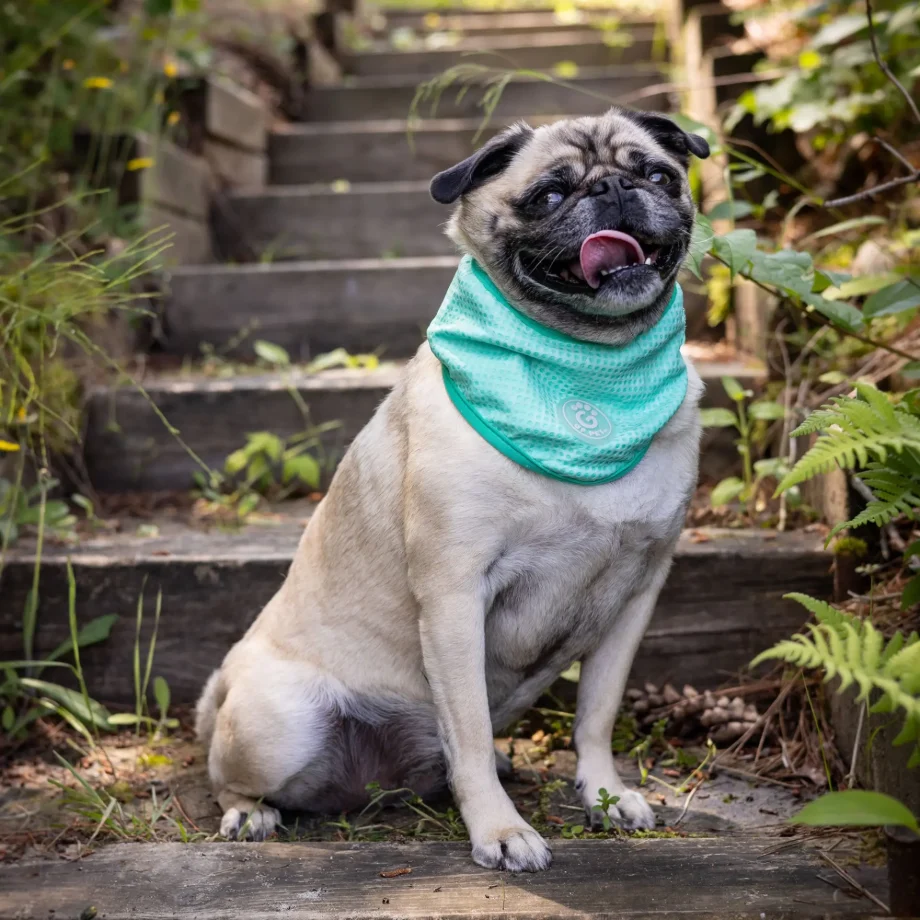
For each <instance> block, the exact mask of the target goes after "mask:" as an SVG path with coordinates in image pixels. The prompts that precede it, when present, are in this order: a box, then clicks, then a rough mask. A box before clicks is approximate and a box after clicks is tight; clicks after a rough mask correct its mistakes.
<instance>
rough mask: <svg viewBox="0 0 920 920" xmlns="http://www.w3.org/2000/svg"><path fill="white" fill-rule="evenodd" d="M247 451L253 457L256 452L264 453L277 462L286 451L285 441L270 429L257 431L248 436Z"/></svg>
mask: <svg viewBox="0 0 920 920" xmlns="http://www.w3.org/2000/svg"><path fill="white" fill-rule="evenodd" d="M246 440H247V442H248V443H247V452H248V453H249V455H250V457H252V455H253V453H254V452H259V453H263V454H265V455H266V456H268V457H270V458H271V459H272V460H273V461H275V462H276V463H277V462H278V461H279V460H280V459H281V454H282V453H283V452H284V442H283V441H282V440H281V438H279V437H278V435H276V434H272V433H271V432H270V431H256V432H255V433H253V434H249V435H247V436H246Z"/></svg>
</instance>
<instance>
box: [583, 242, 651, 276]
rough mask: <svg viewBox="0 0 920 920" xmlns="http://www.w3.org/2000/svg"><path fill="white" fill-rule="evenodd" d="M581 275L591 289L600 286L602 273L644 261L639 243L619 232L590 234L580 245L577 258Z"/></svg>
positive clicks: (643, 254)
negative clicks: (579, 252)
mask: <svg viewBox="0 0 920 920" xmlns="http://www.w3.org/2000/svg"><path fill="white" fill-rule="evenodd" d="M579 261H580V263H581V264H580V268H581V274H582V275H583V276H584V279H585V281H587V282H588V284H590V285H591V287H593V288H599V287H600V286H601V280H602V278H603V276H602V272H609V271H613V270H614V269H616V268H622V267H623V266H624V265H635V264H636V263H637V262H644V261H645V253H644V252H643V251H642V247H641V246H640V245H639V242H638V241H637V240H635V239H633V238H632V237H631V236H630V235H629V234H628V233H621V232H620V231H619V230H601V231H600V232H599V233H592V234H591V236H589V237H588V238H587V239H586V240H585V241H584V242H583V243H582V244H581V254H580V256H579Z"/></svg>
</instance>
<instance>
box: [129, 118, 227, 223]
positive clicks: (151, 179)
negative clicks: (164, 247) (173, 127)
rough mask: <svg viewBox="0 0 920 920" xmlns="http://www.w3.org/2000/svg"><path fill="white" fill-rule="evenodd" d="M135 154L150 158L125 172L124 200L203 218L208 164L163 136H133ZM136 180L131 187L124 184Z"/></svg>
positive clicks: (208, 190)
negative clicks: (142, 166) (146, 164)
mask: <svg viewBox="0 0 920 920" xmlns="http://www.w3.org/2000/svg"><path fill="white" fill-rule="evenodd" d="M134 156H135V157H139V158H145V159H150V160H152V161H153V163H152V165H151V166H149V167H148V168H146V169H139V170H136V171H129V172H126V173H125V177H124V184H125V187H126V188H125V194H126V197H127V199H128V200H132V201H140V202H141V203H142V204H145V205H146V204H152V205H157V206H159V207H164V208H168V209H169V210H171V211H176V212H178V213H180V214H185V215H187V216H190V217H195V218H198V219H199V220H206V219H207V216H208V208H209V205H210V193H211V174H210V171H209V169H208V164H207V163H206V162H205V161H204V160H203V159H201V157H196V156H194V155H193V154H191V153H188V152H187V151H185V150H181V149H180V148H178V147H176V146H175V144H171V143H170V142H169V141H167V140H163V139H162V138H160V139H154V138H151V137H149V136H147V135H145V134H139V135H138V136H137V138H136V147H135V153H134ZM132 183H136V186H135V188H134V189H133V190H131V189H129V188H128V186H129V185H131V184H132Z"/></svg>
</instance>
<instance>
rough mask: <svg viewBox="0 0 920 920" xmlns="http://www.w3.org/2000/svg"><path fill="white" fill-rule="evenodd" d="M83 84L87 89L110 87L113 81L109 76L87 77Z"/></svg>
mask: <svg viewBox="0 0 920 920" xmlns="http://www.w3.org/2000/svg"><path fill="white" fill-rule="evenodd" d="M83 85H84V86H85V87H86V88H87V89H109V88H110V87H111V86H112V81H111V80H110V79H109V78H108V77H87V78H86V79H85V80H84V81H83Z"/></svg>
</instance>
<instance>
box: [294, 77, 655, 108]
mask: <svg viewBox="0 0 920 920" xmlns="http://www.w3.org/2000/svg"><path fill="white" fill-rule="evenodd" d="M420 79H421V78H416V77H413V76H409V77H406V76H398V77H388V78H387V77H376V78H374V79H367V80H363V79H354V80H351V81H349V82H347V83H345V84H343V85H342V86H327V87H322V88H318V89H314V90H311V91H310V92H309V93H308V94H307V98H306V100H305V104H304V121H360V120H361V119H365V118H367V119H375V118H376V119H384V118H406V117H408V115H409V109H410V106H411V104H412V100H413V99H414V98H415V93H416V90H417V89H418V84H419V82H420ZM666 82H667V77H666V75H665V74H663V73H662V72H661V70H660V69H659V68H658V67H657V66H655V65H642V64H630V65H625V66H620V67H606V68H604V69H603V70H593V69H592V70H587V69H586V70H583V71H582V72H581V73H580V74H579V76H577V77H575V78H574V79H572V80H569V81H567V83H568V84H569V85H568V86H562V85H560V84H558V83H548V82H545V81H543V80H534V79H529V78H525V77H521V78H516V79H514V80H512V81H511V82H510V83H508V85H507V86H506V87H505V88H504V91H503V92H502V96H501V99H500V100H499V102H498V105H497V106H496V108H495V111H494V112H493V116H494V117H495V118H498V119H508V118H520V117H522V116H525V115H560V114H567V115H597V114H600V113H602V112H605V111H606V110H607V109H608V108H610V106H611V105H612V104H613V103H617V102H623V103H624V104H632V105H638V106H640V107H641V108H644V109H651V110H655V111H664V110H665V109H666V108H667V106H668V102H669V100H668V93H667V90H665V89H661V90H660V91H656V92H654V93H649V94H647V95H641V96H640V95H639V94H641V93H643V91H645V90H647V89H648V88H649V87H650V86H652V85H655V86H658V85H660V84H663V83H666ZM459 89H460V87H459V86H458V87H456V89H448V90H446V91H445V92H444V94H443V96H442V98H441V101H440V104H439V105H438V106H437V115H438V117H440V118H457V117H476V116H481V115H482V108H481V106H480V101H481V98H482V88H481V87H477V86H470V87H469V88H468V89H467V91H466V92H465V93H464V94H463V95H462V98H460V99H458V98H457V96H458V93H457V90H459ZM421 114H423V115H430V114H434V113H433V112H432V111H431V106H430V105H425V106H422V109H421Z"/></svg>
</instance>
